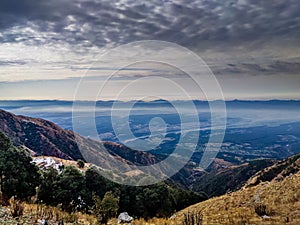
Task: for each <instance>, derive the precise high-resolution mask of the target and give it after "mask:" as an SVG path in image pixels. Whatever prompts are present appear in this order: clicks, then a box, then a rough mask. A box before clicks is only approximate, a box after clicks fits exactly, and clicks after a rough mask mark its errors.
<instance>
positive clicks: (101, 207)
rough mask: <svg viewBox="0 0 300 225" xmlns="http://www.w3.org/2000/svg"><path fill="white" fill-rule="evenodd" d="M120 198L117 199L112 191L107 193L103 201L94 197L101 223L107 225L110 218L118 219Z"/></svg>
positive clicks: (96, 211)
mask: <svg viewBox="0 0 300 225" xmlns="http://www.w3.org/2000/svg"><path fill="white" fill-rule="evenodd" d="M119 200H120V198H119V197H116V196H115V195H114V194H113V193H112V192H111V191H109V192H106V193H105V195H104V197H103V199H102V201H100V198H99V196H96V195H95V196H94V201H95V210H94V211H95V214H96V215H97V216H98V218H99V223H101V224H106V223H107V221H108V220H109V219H110V218H113V217H116V216H117V212H118V209H119Z"/></svg>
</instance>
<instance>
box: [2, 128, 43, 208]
mask: <svg viewBox="0 0 300 225" xmlns="http://www.w3.org/2000/svg"><path fill="white" fill-rule="evenodd" d="M31 160H32V159H31V157H30V155H29V154H28V153H27V152H25V151H24V150H21V149H18V148H16V147H14V146H13V145H12V144H11V142H10V140H9V139H8V138H7V137H6V136H5V135H4V134H3V133H1V132H0V191H1V194H2V200H3V202H4V203H7V202H8V200H9V199H10V198H11V197H12V196H14V197H15V199H20V200H26V199H27V198H28V197H30V196H33V195H35V193H36V192H35V189H36V187H37V186H38V184H39V178H40V174H39V169H38V167H37V166H35V165H33V164H32V163H31Z"/></svg>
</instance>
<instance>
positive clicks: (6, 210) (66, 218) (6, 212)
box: [0, 203, 97, 225]
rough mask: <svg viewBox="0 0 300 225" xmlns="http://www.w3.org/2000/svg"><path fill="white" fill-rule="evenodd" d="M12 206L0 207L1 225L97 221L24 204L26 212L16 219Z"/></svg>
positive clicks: (85, 224) (90, 224)
mask: <svg viewBox="0 0 300 225" xmlns="http://www.w3.org/2000/svg"><path fill="white" fill-rule="evenodd" d="M14 205H15V204H12V205H11V206H10V207H0V210H1V214H2V215H1V216H0V224H1V225H2V224H5V225H6V224H17V223H19V224H40V223H39V221H41V220H47V221H48V224H58V222H62V221H63V222H64V224H65V225H71V224H81V225H96V224H97V220H96V218H95V217H94V216H92V215H86V214H82V213H79V212H76V213H71V214H70V213H67V212H64V211H62V210H60V209H59V208H58V207H51V206H45V205H38V204H26V203H22V206H23V207H24V211H23V213H22V215H20V216H18V217H16V216H13V215H12V212H13V210H14V208H13V207H15V206H14Z"/></svg>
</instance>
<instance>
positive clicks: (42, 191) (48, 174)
mask: <svg viewBox="0 0 300 225" xmlns="http://www.w3.org/2000/svg"><path fill="white" fill-rule="evenodd" d="M58 181H59V174H58V171H57V170H56V169H54V168H52V167H50V168H48V169H47V170H45V171H43V173H42V179H41V183H40V186H39V188H38V200H39V201H41V202H43V203H45V204H47V205H57V204H58V203H59V201H58V199H57V196H56V195H57V185H58Z"/></svg>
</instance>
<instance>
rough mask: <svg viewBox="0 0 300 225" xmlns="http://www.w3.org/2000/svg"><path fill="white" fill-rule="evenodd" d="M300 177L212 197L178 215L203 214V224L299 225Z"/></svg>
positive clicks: (299, 175) (295, 176)
mask: <svg viewBox="0 0 300 225" xmlns="http://www.w3.org/2000/svg"><path fill="white" fill-rule="evenodd" d="M299 185H300V174H299V173H297V174H294V175H292V176H290V177H286V178H285V179H283V180H282V181H272V182H263V183H261V184H259V185H257V186H253V187H248V188H245V189H242V190H239V191H236V192H233V193H231V194H226V195H223V196H220V197H216V198H212V199H209V200H207V201H204V202H201V203H199V204H196V205H193V206H190V207H188V208H186V209H184V210H183V211H181V212H179V213H178V215H177V219H176V220H178V221H179V220H182V219H184V218H186V215H188V214H190V215H201V216H202V224H203V225H206V224H207V225H208V224H209V225H211V224H216V225H217V224H218V225H219V224H222V225H232V224H256V225H263V224H268V225H269V224H278V225H281V224H294V225H298V224H300V201H299V199H300V189H299Z"/></svg>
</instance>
